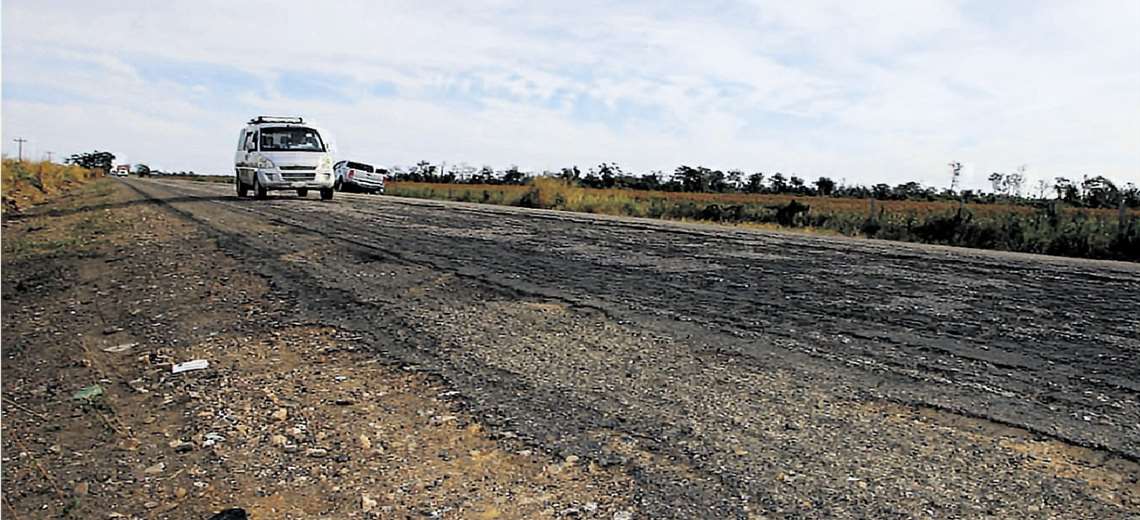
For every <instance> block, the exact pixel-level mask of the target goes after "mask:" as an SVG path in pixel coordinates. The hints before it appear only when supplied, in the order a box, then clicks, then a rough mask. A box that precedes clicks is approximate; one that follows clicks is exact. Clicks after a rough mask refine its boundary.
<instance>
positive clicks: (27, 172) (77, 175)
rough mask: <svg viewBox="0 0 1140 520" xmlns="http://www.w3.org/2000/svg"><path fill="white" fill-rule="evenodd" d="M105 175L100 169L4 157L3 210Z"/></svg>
mask: <svg viewBox="0 0 1140 520" xmlns="http://www.w3.org/2000/svg"><path fill="white" fill-rule="evenodd" d="M102 176H103V172H102V171H100V170H88V169H86V168H80V167H79V166H74V165H64V164H56V163H52V162H47V161H40V162H32V161H23V162H19V161H16V160H15V159H4V160H3V172H2V174H0V184H2V185H3V188H2V189H0V191H2V193H3V195H2V196H3V204H4V211H10V210H20V209H23V208H26V207H28V206H31V205H33V204H39V203H41V202H43V201H45V200H47V199H48V198H49V197H51V196H53V195H56V194H58V193H60V192H64V191H67V190H70V189H73V188H76V187H78V186H81V185H83V184H86V183H87V182H89V181H91V180H94V179H97V178H99V177H102Z"/></svg>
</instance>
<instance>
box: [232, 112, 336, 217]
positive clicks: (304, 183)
mask: <svg viewBox="0 0 1140 520" xmlns="http://www.w3.org/2000/svg"><path fill="white" fill-rule="evenodd" d="M335 182H336V179H335V177H334V175H333V161H332V154H330V153H329V146H328V143H326V142H325V141H324V139H323V138H322V137H321V133H320V132H319V131H317V129H316V128H314V127H312V126H311V125H307V124H305V121H304V120H303V119H301V118H299V117H269V116H259V117H257V118H255V119H251V120H250V121H249V124H248V125H246V127H245V128H244V129H242V131H241V134H240V135H239V136H238V145H237V152H235V153H234V185H235V186H236V187H237V194H238V196H239V197H245V196H246V195H247V194H248V193H249V192H250V191H253V193H254V196H255V197H257V198H259V199H264V198H265V197H266V196H267V194H268V192H269V191H270V190H296V192H297V195H299V196H301V197H304V196H306V195H308V194H309V190H310V189H314V190H319V191H320V193H321V200H329V199H331V198H332V197H333V183H335Z"/></svg>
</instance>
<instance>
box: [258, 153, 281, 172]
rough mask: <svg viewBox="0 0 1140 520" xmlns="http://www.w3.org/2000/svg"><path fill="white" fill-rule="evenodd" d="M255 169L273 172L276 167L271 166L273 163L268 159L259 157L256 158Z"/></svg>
mask: <svg viewBox="0 0 1140 520" xmlns="http://www.w3.org/2000/svg"><path fill="white" fill-rule="evenodd" d="M257 167H258V168H261V169H263V170H273V169H275V168H277V165H275V164H273V161H270V160H269V158H268V157H265V156H261V157H258V158H257Z"/></svg>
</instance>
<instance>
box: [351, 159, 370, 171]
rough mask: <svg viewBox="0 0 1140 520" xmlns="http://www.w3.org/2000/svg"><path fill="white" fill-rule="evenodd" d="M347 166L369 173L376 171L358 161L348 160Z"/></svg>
mask: <svg viewBox="0 0 1140 520" xmlns="http://www.w3.org/2000/svg"><path fill="white" fill-rule="evenodd" d="M346 166H348V167H349V168H352V169H353V170H364V171H366V172H368V173H372V172H373V171H374V170H373V169H372V167H371V166H369V165H367V164H362V163H358V162H352V161H348V164H346Z"/></svg>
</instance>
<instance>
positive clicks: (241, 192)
mask: <svg viewBox="0 0 1140 520" xmlns="http://www.w3.org/2000/svg"><path fill="white" fill-rule="evenodd" d="M234 184H235V185H237V196H238V197H245V196H246V195H249V186H246V185H245V183H244V182H242V181H241V177H239V176H237V175H235V176H234Z"/></svg>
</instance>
